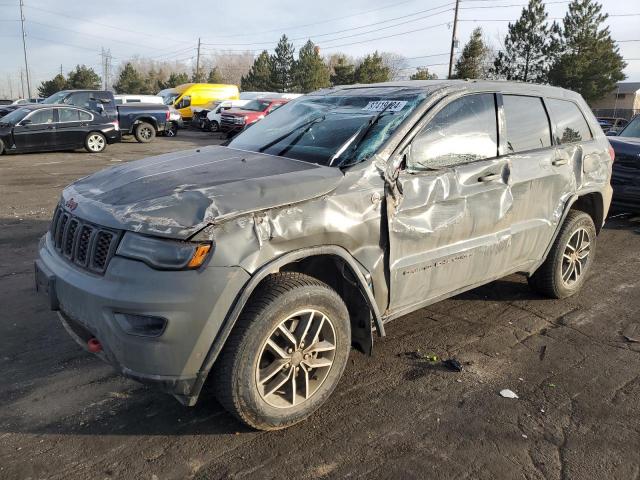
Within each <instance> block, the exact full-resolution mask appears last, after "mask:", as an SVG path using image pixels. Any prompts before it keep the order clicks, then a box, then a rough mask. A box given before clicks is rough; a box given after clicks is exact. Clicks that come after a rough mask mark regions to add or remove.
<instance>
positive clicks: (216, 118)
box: [203, 94, 249, 132]
mask: <svg viewBox="0 0 640 480" xmlns="http://www.w3.org/2000/svg"><path fill="white" fill-rule="evenodd" d="M241 96H242V94H241ZM247 103H249V100H224V101H222V102H220V103H219V104H218V106H217V107H215V108H214V109H213V110H211V111H210V112H209V113H208V114H207V119H206V121H205V122H204V126H203V130H208V131H211V132H217V131H218V130H220V115H221V114H222V112H223V111H224V110H229V109H230V108H238V107H242V106H243V105H246V104H247Z"/></svg>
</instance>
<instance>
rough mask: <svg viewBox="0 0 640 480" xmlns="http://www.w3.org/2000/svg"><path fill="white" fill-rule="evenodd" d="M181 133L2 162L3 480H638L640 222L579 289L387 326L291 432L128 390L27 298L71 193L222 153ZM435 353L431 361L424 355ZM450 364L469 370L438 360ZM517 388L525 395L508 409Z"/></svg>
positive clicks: (501, 287)
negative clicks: (136, 170) (157, 164)
mask: <svg viewBox="0 0 640 480" xmlns="http://www.w3.org/2000/svg"><path fill="white" fill-rule="evenodd" d="M219 142H220V140H219V139H216V138H215V137H214V136H212V135H211V134H201V133H197V132H188V131H186V132H180V134H179V136H178V137H176V138H158V139H156V140H155V141H154V142H153V143H151V144H148V145H145V144H138V143H135V142H126V143H122V144H118V145H111V146H109V148H108V149H107V151H106V152H105V153H103V154H92V155H89V154H86V153H82V152H75V153H70V152H64V153H49V154H32V155H14V156H3V157H0V479H43V478H51V479H76V478H78V479H149V480H152V479H153V480H156V479H157V480H163V479H184V478H197V479H223V478H224V479H226V478H251V479H252V478H258V479H271V478H274V479H282V478H296V479H307V478H345V477H347V478H389V479H391V478H393V479H395V478H402V479H412V478H429V479H434V478H435V479H437V478H443V479H453V478H455V479H465V478H469V479H510V478H514V479H515V478H517V479H522V478H525V479H624V480H627V479H638V478H640V219H637V218H634V217H633V216H630V215H622V216H619V217H616V218H613V219H610V220H609V221H608V223H607V226H606V227H605V228H604V229H603V231H602V233H601V235H600V236H599V238H598V245H597V257H596V262H595V265H594V268H593V270H592V271H591V274H590V278H589V279H588V281H587V283H586V285H585V288H584V289H583V290H582V292H581V293H580V294H578V295H576V296H574V297H572V298H569V299H566V300H549V299H545V298H542V297H540V296H538V295H537V294H535V293H534V292H533V291H532V290H530V289H529V287H528V286H527V282H526V280H525V279H524V278H523V277H521V276H511V277H508V278H504V279H502V280H499V281H497V282H493V283H491V284H488V285H486V286H484V287H481V288H478V289H476V290H473V291H470V292H468V293H465V294H463V295H459V296H457V297H455V298H452V299H450V300H446V301H443V302H440V303H438V304H435V305H433V306H431V307H428V308H425V309H422V310H419V311H417V312H414V313H412V314H410V315H407V316H405V317H402V318H400V319H398V320H395V321H394V322H392V323H391V324H389V325H388V326H387V337H386V338H384V339H376V341H375V344H374V355H373V356H372V357H366V356H364V355H362V354H360V353H358V352H356V351H353V352H352V354H351V359H350V361H349V365H348V367H347V369H346V371H345V375H344V377H343V378H342V380H341V383H340V385H339V386H338V388H337V390H336V391H335V393H334V394H333V396H332V397H331V398H330V400H329V401H328V402H327V403H326V404H325V405H324V406H323V407H322V408H321V409H320V410H319V411H318V412H317V413H315V414H314V415H313V416H312V417H311V418H309V419H308V420H307V421H305V422H303V423H300V424H298V425H296V426H294V427H291V428H289V429H287V430H284V431H278V432H270V433H263V432H255V431H250V430H248V429H247V428H245V427H243V426H242V425H241V424H240V423H238V422H237V421H236V420H234V418H232V417H231V416H230V415H228V414H227V413H226V412H225V411H224V410H222V408H221V407H220V406H219V405H218V404H217V403H216V401H215V400H214V398H213V395H212V393H211V389H213V388H215V387H214V386H209V387H208V389H209V391H207V392H206V393H205V394H204V395H203V396H202V397H201V399H200V401H199V403H198V405H197V406H196V407H193V408H187V407H183V406H181V405H179V404H178V403H177V402H176V401H175V400H174V399H173V398H172V397H170V396H168V395H165V394H162V393H159V392H156V391H154V390H152V389H150V388H149V387H146V386H143V385H140V384H138V383H136V382H134V381H131V380H127V379H124V378H122V377H120V376H119V375H117V374H115V373H114V371H113V370H112V369H111V368H110V367H109V366H107V365H105V364H103V363H101V362H100V361H99V360H98V359H96V358H94V357H92V356H91V355H90V354H88V353H85V352H84V351H83V350H82V349H81V348H80V347H79V346H77V345H76V344H75V343H74V341H73V340H72V339H71V338H70V337H69V335H68V334H67V333H66V331H65V330H64V328H63V327H62V325H61V324H60V323H59V321H58V318H57V316H56V315H55V314H54V313H53V312H51V311H49V310H48V309H47V306H46V304H45V300H44V299H42V298H40V296H37V295H36V294H35V292H34V280H33V259H34V258H35V256H36V247H37V243H38V240H39V238H40V237H41V235H43V233H44V232H45V231H46V229H47V227H48V223H49V220H50V216H51V214H52V212H53V208H54V206H55V204H56V203H57V201H58V198H59V195H60V191H61V189H62V188H63V187H64V186H65V185H67V184H68V183H70V182H72V181H73V180H75V179H77V178H79V177H82V176H85V175H88V174H90V173H92V172H94V171H96V170H99V169H101V168H104V167H107V166H111V165H116V164H118V163H119V162H126V161H129V160H134V159H138V158H143V157H146V156H149V155H153V154H160V153H165V152H169V151H175V150H183V149H187V148H197V147H199V146H203V145H208V144H212V143H219ZM431 355H436V356H437V357H438V361H432V360H430V359H428V357H430V356H431ZM449 358H455V359H457V360H459V361H460V363H461V364H462V367H463V371H462V372H456V371H453V370H451V369H448V368H446V367H445V366H443V365H442V363H441V362H440V361H439V360H440V359H449ZM503 389H510V390H512V391H513V392H515V393H516V394H517V396H518V398H517V399H509V398H503V397H502V396H500V394H499V392H500V391H501V390H503Z"/></svg>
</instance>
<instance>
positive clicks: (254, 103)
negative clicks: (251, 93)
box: [240, 100, 271, 112]
mask: <svg viewBox="0 0 640 480" xmlns="http://www.w3.org/2000/svg"><path fill="white" fill-rule="evenodd" d="M269 105H271V102H268V101H266V100H251V101H250V102H248V103H246V104H245V105H243V106H242V107H240V108H241V109H242V110H250V111H252V112H264V111H265V110H266V109H267V108H269Z"/></svg>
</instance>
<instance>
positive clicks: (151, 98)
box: [114, 95, 164, 105]
mask: <svg viewBox="0 0 640 480" xmlns="http://www.w3.org/2000/svg"><path fill="white" fill-rule="evenodd" d="M114 98H115V99H116V105H124V104H127V103H155V104H158V105H162V104H164V101H163V99H162V97H159V96H158V95H114Z"/></svg>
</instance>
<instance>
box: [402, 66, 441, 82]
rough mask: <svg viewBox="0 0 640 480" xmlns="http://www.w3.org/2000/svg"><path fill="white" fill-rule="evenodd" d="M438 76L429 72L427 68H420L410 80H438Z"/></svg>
mask: <svg viewBox="0 0 640 480" xmlns="http://www.w3.org/2000/svg"><path fill="white" fill-rule="evenodd" d="M437 78H438V75H436V74H435V73H431V72H429V69H428V68H427V67H418V71H417V72H416V73H414V74H412V75H411V76H410V77H409V80H436V79H437Z"/></svg>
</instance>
